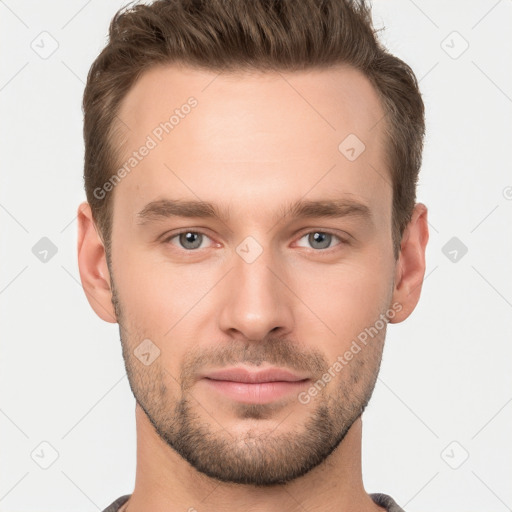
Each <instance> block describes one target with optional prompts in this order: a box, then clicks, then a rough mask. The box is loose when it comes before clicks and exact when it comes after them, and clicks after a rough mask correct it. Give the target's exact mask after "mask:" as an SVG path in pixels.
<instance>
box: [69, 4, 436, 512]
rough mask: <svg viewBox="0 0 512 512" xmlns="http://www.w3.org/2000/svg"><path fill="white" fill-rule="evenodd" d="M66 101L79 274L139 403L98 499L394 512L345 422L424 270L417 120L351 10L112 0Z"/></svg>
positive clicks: (156, 511)
mask: <svg viewBox="0 0 512 512" xmlns="http://www.w3.org/2000/svg"><path fill="white" fill-rule="evenodd" d="M83 106H84V114H85V116H84V137H85V187H86V193H87V200H88V202H87V203H83V204H82V205H80V207H79V210H78V218H79V239H78V258H79V267H80V275H81V279H82V283H83V287H84V290H85V293H86V294H87V298H88V300H89V303H90V304H91V306H92V308H93V309H94V310H95V312H96V313H97V314H98V315H99V316H100V317H101V318H102V319H103V320H105V321H107V322H118V323H119V328H120V336H121V343H122V347H123V357H124V361H125V366H126V371H127V375H128V379H129V382H130V386H131V389H132V391H133V393H134V395H135V398H136V401H137V406H136V425H137V471H136V483H135V489H134V491H133V493H132V494H131V495H126V496H123V497H121V498H119V499H118V500H116V501H115V502H114V503H112V505H111V506H110V507H108V508H107V509H106V511H108V512H113V511H117V510H121V511H123V512H126V511H128V512H141V511H151V512H163V511H171V510H172V511H178V510H184V511H185V510H188V511H195V510H197V511H199V512H200V511H203V510H204V511H223V512H229V511H232V510H233V511H234V510H237V511H240V510H261V511H266V512H273V511H276V512H277V511H279V512H281V511H283V510H286V511H298V510H310V511H313V510H318V511H322V512H326V511H337V512H348V511H351V512H353V511H356V510H357V511H382V510H388V511H391V512H399V511H401V510H402V509H401V508H400V507H399V505H398V504H397V503H396V502H395V501H394V500H393V498H392V497H390V496H388V495H386V494H383V493H373V494H367V493H366V491H365V489H364V486H363V482H362V471H361V437H362V420H361V415H362V413H363V411H364V409H365V407H366V405H367V404H368V401H369V400H370V397H371V395H372V392H373V388H374V386H375V382H376V379H377V375H378V372H379V367H380V362H381V356H382V351H383V347H384V339H385V334H386V328H387V324H388V323H389V322H391V323H395V322H401V321H403V320H405V319H406V318H407V317H408V316H409V315H410V314H411V312H412V311H413V309H414V308H415V306H416V304H417V302H418V300H419V296H420V291H421V285H422V280H423V277H424V272H425V247H426V244H427V240H428V228H427V209H426V207H425V205H423V204H421V203H416V199H415V198H416V195H415V187H416V183H417V179H418V172H419V168H420V163H421V152H422V141H423V135H424V111H423V102H422V99H421V95H420V93H419V91H418V85H417V82H416V79H415V77H414V74H413V73H412V71H411V70H410V68H409V67H408V66H407V65H406V64H404V63H403V62H402V61H400V60H399V59H397V58H395V57H394V56H392V55H390V54H389V53H387V52H386V50H385V49H384V48H383V47H382V46H381V45H380V44H379V43H378V41H377V40H376V38H375V35H374V31H373V29H372V25H371V17H370V10H369V7H368V6H366V5H365V4H364V3H363V2H351V1H348V0H347V1H342V0H324V1H321V0H301V1H300V2H297V1H294V0H281V1H279V2H276V1H271V0H253V1H251V2H246V1H244V0H208V1H204V0H203V1H190V0H172V1H171V0H159V1H156V2H154V3H153V4H151V5H136V6H132V7H130V8H129V9H125V10H122V11H120V12H119V13H117V14H116V16H115V17H114V19H113V21H112V24H111V27H110V39H109V42H108V44H107V46H106V48H105V49H104V50H103V51H102V53H101V54H100V55H99V57H98V58H97V59H96V61H95V62H94V64H93V66H92V68H91V70H90V73H89V76H88V81H87V86H86V90H85V94H84V105H83Z"/></svg>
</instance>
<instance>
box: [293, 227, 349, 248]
mask: <svg viewBox="0 0 512 512" xmlns="http://www.w3.org/2000/svg"><path fill="white" fill-rule="evenodd" d="M304 238H305V239H306V242H307V243H308V244H310V247H312V248H313V249H320V250H322V249H330V248H331V247H332V246H331V242H332V241H333V240H334V239H337V240H339V241H340V242H341V243H343V242H344V240H342V239H341V238H340V237H338V236H336V235H334V234H333V233H327V232H325V231H311V232H310V233H306V234H305V235H304V236H302V237H301V238H300V240H303V239H304ZM300 240H299V244H298V245H299V247H306V246H304V245H300Z"/></svg>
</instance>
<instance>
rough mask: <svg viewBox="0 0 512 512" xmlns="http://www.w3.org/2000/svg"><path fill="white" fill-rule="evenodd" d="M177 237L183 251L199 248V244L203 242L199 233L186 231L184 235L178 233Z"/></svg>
mask: <svg viewBox="0 0 512 512" xmlns="http://www.w3.org/2000/svg"><path fill="white" fill-rule="evenodd" d="M178 236H179V242H180V245H181V246H182V247H183V248H184V249H197V248H199V247H201V242H202V241H203V235H202V234H201V233H196V232H195V231H187V232H185V233H180V234H179V235H178Z"/></svg>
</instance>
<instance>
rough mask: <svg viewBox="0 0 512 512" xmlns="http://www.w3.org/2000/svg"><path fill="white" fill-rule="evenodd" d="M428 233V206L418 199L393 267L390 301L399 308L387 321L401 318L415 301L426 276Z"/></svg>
mask: <svg viewBox="0 0 512 512" xmlns="http://www.w3.org/2000/svg"><path fill="white" fill-rule="evenodd" d="M428 236H429V235H428V222H427V207H426V206H425V205H424V204H422V203H417V204H416V205H415V207H414V211H413V214H412V217H411V220H410V222H409V224H408V225H407V227H406V229H405V231H404V234H403V237H402V244H401V249H400V255H399V258H398V261H397V263H396V268H395V285H394V290H393V300H392V303H395V302H398V303H399V304H401V306H402V309H401V310H400V312H399V313H397V314H396V315H395V316H394V318H393V319H390V323H400V322H403V321H404V320H405V319H406V318H407V317H408V316H409V315H410V314H411V313H412V312H413V311H414V308H415V307H416V305H417V304H418V301H419V299H420V294H421V287H422V284H423V279H424V276H425V266H426V264H425V250H426V246H427V242H428Z"/></svg>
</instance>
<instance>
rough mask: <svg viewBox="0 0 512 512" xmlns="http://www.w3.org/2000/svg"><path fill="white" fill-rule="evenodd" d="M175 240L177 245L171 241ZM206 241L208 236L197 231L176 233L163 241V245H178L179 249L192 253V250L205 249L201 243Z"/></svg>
mask: <svg viewBox="0 0 512 512" xmlns="http://www.w3.org/2000/svg"><path fill="white" fill-rule="evenodd" d="M175 239H176V240H177V243H174V242H173V240H175ZM206 240H210V238H209V237H208V236H206V235H205V234H203V233H200V232H199V231H182V232H181V233H176V234H174V235H172V236H170V237H168V238H166V239H165V240H164V242H165V243H170V244H172V245H178V247H179V248H181V249H186V250H187V251H193V250H194V249H203V248H204V247H207V245H204V243H203V242H205V241H206Z"/></svg>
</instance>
